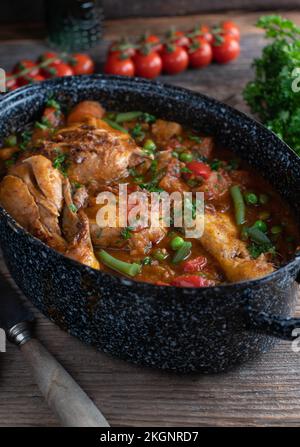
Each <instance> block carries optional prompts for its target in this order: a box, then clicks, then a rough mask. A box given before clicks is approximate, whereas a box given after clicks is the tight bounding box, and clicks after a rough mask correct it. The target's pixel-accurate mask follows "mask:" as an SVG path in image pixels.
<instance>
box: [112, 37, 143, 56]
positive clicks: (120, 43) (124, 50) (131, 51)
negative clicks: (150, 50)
mask: <svg viewBox="0 0 300 447" xmlns="http://www.w3.org/2000/svg"><path fill="white" fill-rule="evenodd" d="M135 47H136V46H135V45H134V44H133V43H132V42H130V41H129V40H128V39H125V38H123V39H120V40H116V41H115V42H113V43H112V44H111V45H110V47H109V49H108V55H111V54H120V53H121V54H122V55H123V56H124V58H125V57H132V56H134V55H135V52H136V48H135Z"/></svg>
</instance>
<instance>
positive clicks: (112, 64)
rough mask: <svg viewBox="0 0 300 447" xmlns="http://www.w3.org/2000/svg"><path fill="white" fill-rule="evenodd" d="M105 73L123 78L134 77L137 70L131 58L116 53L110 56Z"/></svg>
mask: <svg viewBox="0 0 300 447" xmlns="http://www.w3.org/2000/svg"><path fill="white" fill-rule="evenodd" d="M104 72H105V73H107V74H114V75H121V76H134V73H135V68H134V64H133V62H132V59H131V58H130V57H126V56H124V54H122V53H120V52H115V53H112V54H109V56H108V58H107V60H106V64H105V67H104Z"/></svg>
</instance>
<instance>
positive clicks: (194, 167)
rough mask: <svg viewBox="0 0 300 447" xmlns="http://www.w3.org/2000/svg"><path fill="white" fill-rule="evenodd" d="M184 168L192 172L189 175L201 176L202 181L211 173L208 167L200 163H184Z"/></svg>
mask: <svg viewBox="0 0 300 447" xmlns="http://www.w3.org/2000/svg"><path fill="white" fill-rule="evenodd" d="M186 167H187V168H188V169H189V170H190V171H192V172H191V175H192V174H194V175H196V176H201V177H202V178H204V180H207V179H208V178H209V177H210V175H211V172H212V171H211V168H210V166H209V165H207V164H206V163H203V162H202V161H196V160H194V161H190V162H188V163H186Z"/></svg>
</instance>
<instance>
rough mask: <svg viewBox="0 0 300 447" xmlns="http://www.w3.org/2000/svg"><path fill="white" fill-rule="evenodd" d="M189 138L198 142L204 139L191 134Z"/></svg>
mask: <svg viewBox="0 0 300 447" xmlns="http://www.w3.org/2000/svg"><path fill="white" fill-rule="evenodd" d="M189 140H191V141H195V142H196V143H198V144H200V143H201V141H202V139H201V138H200V137H198V136H197V135H193V134H189Z"/></svg>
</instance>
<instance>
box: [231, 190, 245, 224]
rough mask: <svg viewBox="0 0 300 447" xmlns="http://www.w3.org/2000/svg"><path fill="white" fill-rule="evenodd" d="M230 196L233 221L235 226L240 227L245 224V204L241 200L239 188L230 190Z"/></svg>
mask: <svg viewBox="0 0 300 447" xmlns="http://www.w3.org/2000/svg"><path fill="white" fill-rule="evenodd" d="M230 194H231V197H232V200H233V204H234V210H235V220H236V223H237V225H242V224H243V223H245V221H246V218H245V212H246V210H245V203H244V199H243V195H242V193H241V190H240V187H239V186H237V185H235V186H232V187H231V188H230Z"/></svg>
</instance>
